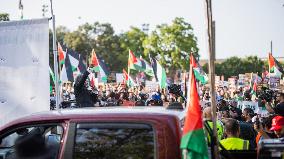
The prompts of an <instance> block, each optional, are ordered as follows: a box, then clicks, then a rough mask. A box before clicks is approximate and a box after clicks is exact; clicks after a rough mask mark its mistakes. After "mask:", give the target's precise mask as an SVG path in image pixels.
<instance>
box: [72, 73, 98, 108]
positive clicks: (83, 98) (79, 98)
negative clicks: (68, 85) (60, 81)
mask: <svg viewBox="0 0 284 159" xmlns="http://www.w3.org/2000/svg"><path fill="white" fill-rule="evenodd" d="M90 73H91V70H90V69H88V70H87V71H85V73H84V74H79V75H78V76H77V77H76V79H75V84H74V94H75V98H76V103H77V105H78V106H79V107H93V106H94V104H95V103H96V100H97V97H96V96H97V95H96V94H94V93H93V92H92V89H91V87H90V86H89V85H88V83H87V78H88V75H89V74H90Z"/></svg>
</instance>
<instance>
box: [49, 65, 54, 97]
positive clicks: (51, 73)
mask: <svg viewBox="0 0 284 159" xmlns="http://www.w3.org/2000/svg"><path fill="white" fill-rule="evenodd" d="M49 74H50V76H51V79H52V81H53V83H54V84H55V75H54V73H53V71H52V69H51V68H50V66H49ZM49 84H50V85H49V92H50V94H51V93H52V84H51V82H49Z"/></svg>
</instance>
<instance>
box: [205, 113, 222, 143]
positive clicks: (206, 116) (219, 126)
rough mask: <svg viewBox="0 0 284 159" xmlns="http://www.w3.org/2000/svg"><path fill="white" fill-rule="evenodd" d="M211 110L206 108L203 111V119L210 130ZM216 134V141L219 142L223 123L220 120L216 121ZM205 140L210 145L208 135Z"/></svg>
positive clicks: (211, 123) (211, 124)
mask: <svg viewBox="0 0 284 159" xmlns="http://www.w3.org/2000/svg"><path fill="white" fill-rule="evenodd" d="M211 112H212V108H211V107H206V108H204V110H203V119H204V121H205V122H206V123H208V125H209V127H210V128H211V130H212V129H213V122H212V114H211ZM217 133H218V139H219V140H221V139H222V138H223V133H224V126H223V123H222V122H221V121H220V120H217ZM207 140H208V142H209V143H210V141H211V139H210V136H209V134H208V135H207Z"/></svg>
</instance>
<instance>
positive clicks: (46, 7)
mask: <svg viewBox="0 0 284 159" xmlns="http://www.w3.org/2000/svg"><path fill="white" fill-rule="evenodd" d="M41 11H42V16H43V17H45V13H46V12H48V5H46V4H44V5H42V9H41Z"/></svg>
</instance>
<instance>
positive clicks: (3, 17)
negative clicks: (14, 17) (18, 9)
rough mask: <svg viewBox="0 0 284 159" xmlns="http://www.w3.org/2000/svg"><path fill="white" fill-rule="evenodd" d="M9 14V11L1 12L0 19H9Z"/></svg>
mask: <svg viewBox="0 0 284 159" xmlns="http://www.w3.org/2000/svg"><path fill="white" fill-rule="evenodd" d="M9 20H10V18H9V14H8V13H0V21H9Z"/></svg>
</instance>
